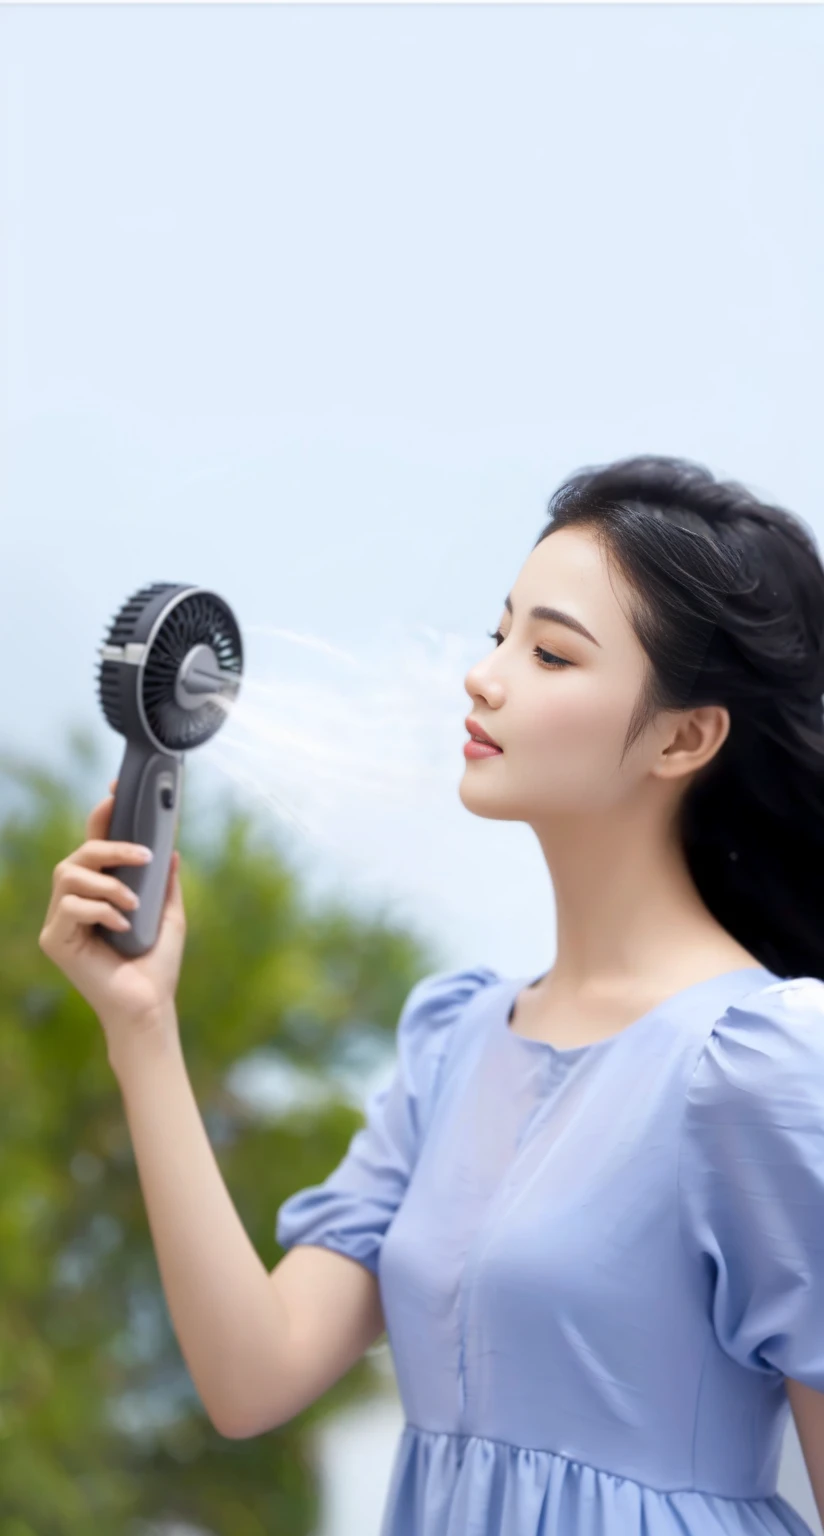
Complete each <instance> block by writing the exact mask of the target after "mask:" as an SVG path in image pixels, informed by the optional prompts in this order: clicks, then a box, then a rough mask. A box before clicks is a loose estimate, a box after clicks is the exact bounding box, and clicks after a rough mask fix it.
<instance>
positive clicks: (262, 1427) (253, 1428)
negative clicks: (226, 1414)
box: [210, 1415, 288, 1440]
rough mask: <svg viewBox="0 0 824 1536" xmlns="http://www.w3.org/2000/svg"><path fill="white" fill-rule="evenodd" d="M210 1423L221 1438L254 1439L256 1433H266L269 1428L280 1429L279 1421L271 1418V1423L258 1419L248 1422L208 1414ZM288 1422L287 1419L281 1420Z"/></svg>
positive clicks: (256, 1435)
mask: <svg viewBox="0 0 824 1536" xmlns="http://www.w3.org/2000/svg"><path fill="white" fill-rule="evenodd" d="M210 1418H211V1420H212V1424H213V1426H214V1428H215V1429H216V1430H217V1432H218V1434H219V1435H220V1436H221V1438H222V1439H223V1440H256V1439H257V1437H258V1435H267V1434H268V1433H269V1431H270V1430H273V1429H280V1428H281V1421H280V1420H279V1419H274V1420H272V1422H271V1423H266V1424H262V1423H260V1421H256V1422H254V1423H250V1422H249V1421H248V1420H246V1421H239V1420H237V1419H222V1418H217V1417H215V1416H214V1415H210ZM283 1423H288V1420H286V1419H285V1420H283Z"/></svg>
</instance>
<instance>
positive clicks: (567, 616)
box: [504, 597, 601, 649]
mask: <svg viewBox="0 0 824 1536" xmlns="http://www.w3.org/2000/svg"><path fill="white" fill-rule="evenodd" d="M504 607H505V608H507V609H508V610H509V612H510V613H512V600H511V598H509V597H505V598H504ZM529 617H530V618H531V619H546V620H549V621H550V622H551V623H553V624H566V626H567V628H568V629H574V630H577V632H578V634H579V635H583V636H584V639H585V640H591V641H592V643H593V645H597V646H598V648H599V649H600V648H601V642H600V640H596V638H595V636H594V635H591V634H590V632H589V630H588V629H587V628H586V627H585V625H583V624H582V623H581V621H580V619H573V617H572V614H571V613H563V612H562V610H561V609H560V608H541V607H538V608H530V610H529Z"/></svg>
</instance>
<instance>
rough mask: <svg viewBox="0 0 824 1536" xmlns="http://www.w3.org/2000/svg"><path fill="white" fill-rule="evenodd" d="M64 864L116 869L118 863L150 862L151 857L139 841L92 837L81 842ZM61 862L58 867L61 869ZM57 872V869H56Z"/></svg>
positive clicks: (64, 860)
mask: <svg viewBox="0 0 824 1536" xmlns="http://www.w3.org/2000/svg"><path fill="white" fill-rule="evenodd" d="M62 863H63V864H85V865H86V867H87V868H88V869H114V868H115V867H116V866H117V865H118V864H148V863H149V857H148V856H147V854H146V853H145V852H144V851H143V849H142V847H141V846H140V844H139V843H119V842H113V841H110V840H109V839H108V838H96V837H91V838H89V839H88V841H87V842H85V843H81V845H80V847H79V848H75V850H74V852H73V853H70V854H69V855H68V857H67V858H65V859H63V860H62ZM60 867H61V866H60V864H58V865H57V869H58V870H59V869H60ZM55 872H56V871H55Z"/></svg>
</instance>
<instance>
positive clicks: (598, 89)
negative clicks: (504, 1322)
mask: <svg viewBox="0 0 824 1536" xmlns="http://www.w3.org/2000/svg"><path fill="white" fill-rule="evenodd" d="M823 44H824V13H822V10H821V9H820V8H819V7H816V6H769V5H766V6H761V5H756V6H738V5H733V6H705V5H696V6H693V7H690V6H669V5H660V6H659V5H639V6H623V5H609V6H604V7H601V6H597V5H592V6H590V5H569V6H563V5H559V6H552V5H548V6H542V5H525V6H517V5H516V6H506V7H505V6H495V5H478V6H471V5H469V6H464V5H458V6H447V5H443V6H438V5H421V6H415V5H408V6H391V5H387V6H382V5H367V6H362V7H361V6H348V5H335V6H328V7H326V6H315V5H307V6H299V5H295V6H289V5H272V6H267V5H252V6H239V7H230V6H228V5H225V6H224V5H206V6H202V7H200V6H197V5H191V6H189V5H186V6H168V7H167V6H164V5H147V6H145V7H142V6H139V5H136V6H119V5H111V6H107V5H93V6H88V7H84V6H73V5H66V6H39V5H36V6H32V7H27V6H23V5H21V6H16V5H3V6H2V7H0V90H1V91H2V101H1V102H0V108H1V115H0V123H1V124H2V132H1V139H0V144H1V147H2V154H0V328H1V332H0V333H1V336H2V346H1V347H0V391H2V397H1V398H0V412H1V414H0V431H1V432H2V439H1V441H0V473H1V474H2V527H3V560H2V562H0V615H2V618H1V619H0V623H2V626H3V651H4V655H5V658H6V659H5V664H4V668H3V695H2V696H3V712H2V720H0V1052H2V1057H1V1058H0V1253H2V1260H0V1273H2V1297H0V1536H91V1533H94V1536H272V1533H277V1536H378V1530H379V1524H380V1515H381V1510H382V1507H383V1502H384V1497H385V1493H386V1488H387V1485H388V1479H389V1473H390V1467H391V1462H392V1457H393V1455H394V1452H395V1447H396V1443H397V1437H398V1434H399V1432H400V1427H401V1423H402V1413H401V1411H400V1406H399V1402H398V1398H397V1393H396V1390H395V1382H394V1376H393V1373H392V1364H391V1357H390V1356H389V1354H388V1350H387V1348H386V1344H385V1341H383V1342H382V1343H379V1344H378V1345H376V1346H375V1348H374V1350H373V1351H371V1352H370V1354H369V1355H368V1356H367V1357H366V1358H365V1359H364V1360H363V1361H362V1362H361V1363H359V1365H358V1366H357V1368H356V1369H355V1370H353V1371H352V1372H350V1373H349V1375H348V1376H347V1377H346V1378H345V1379H344V1380H343V1381H342V1382H340V1383H338V1384H337V1386H336V1387H335V1388H334V1389H333V1390H332V1392H330V1393H329V1394H327V1396H326V1397H325V1398H324V1399H323V1401H322V1402H321V1403H318V1404H316V1405H314V1406H313V1408H312V1409H310V1410H308V1411H307V1412H306V1413H305V1414H304V1415H303V1416H302V1417H301V1419H300V1420H298V1421H295V1422H294V1423H293V1424H291V1425H289V1426H287V1427H285V1428H284V1429H282V1430H280V1431H278V1432H276V1433H272V1434H269V1435H265V1436H262V1437H259V1438H257V1439H253V1440H247V1441H230V1440H225V1439H221V1437H220V1436H218V1435H217V1434H216V1433H215V1432H214V1430H213V1429H212V1427H211V1425H210V1424H209V1421H208V1419H206V1417H205V1415H204V1414H203V1411H202V1409H201V1405H200V1402H199V1399H198V1397H197V1395H196V1393H195V1392H194V1390H193V1388H192V1386H191V1383H190V1381H189V1378H188V1374H187V1372H186V1369H185V1366H184V1364H183V1361H182V1358H181V1356H180V1352H179V1350H178V1348H177V1344H176V1341H175V1338H174V1335H173V1333H172V1332H171V1329H170V1325H169V1320H168V1314H167V1312H166V1308H165V1302H164V1299H163V1294H162V1291H161V1289H160V1284H159V1277H158V1271H157V1266H156V1262H155V1259H154V1255H153V1251H152V1248H151V1243H150V1240H149V1235H148V1228H147V1223H146V1219H145V1212H144V1209H143V1206H142V1202H141V1199H140V1194H139V1189H138V1184H137V1177H136V1170H135V1167H134V1161H133V1158H132V1156H131V1151H130V1145H129V1140H128V1133H127V1130H126V1126H125V1119H124V1116H123V1112H122V1106H121V1100H120V1096H119V1092H118V1091H117V1088H116V1085H115V1083H114V1079H113V1077H112V1074H111V1072H110V1070H109V1068H108V1066H107V1062H106V1057H105V1050H104V1049H103V1045H104V1042H103V1040H102V1036H101V1032H100V1028H99V1025H98V1023H97V1020H96V1019H95V1017H94V1015H93V1014H92V1013H91V1010H90V1009H89V1008H88V1006H87V1005H86V1004H85V1003H84V1002H83V1000H82V999H81V998H79V996H78V995H77V994H76V993H74V992H73V990H72V989H71V987H70V986H69V985H68V983H65V984H64V981H63V978H62V977H61V974H60V973H59V972H58V971H57V970H56V968H55V967H54V966H52V965H50V963H49V962H48V961H47V960H46V958H45V957H44V956H43V955H42V953H41V952H40V951H39V948H38V945H37V934H38V932H39V930H40V927H41V926H42V922H43V918H44V915H45V908H46V905H47V902H48V896H49V890H50V882H51V871H52V869H53V866H54V864H55V863H56V862H57V861H58V859H60V858H61V857H63V856H64V855H65V853H66V852H67V851H69V849H70V848H71V847H73V846H76V845H77V844H78V843H79V842H81V841H83V839H84V837H85V830H84V828H85V819H86V816H87V815H88V812H89V810H90V808H91V806H92V805H93V804H94V803H95V802H96V801H98V800H99V799H101V798H102V797H103V796H104V795H105V794H106V793H107V785H108V782H109V780H110V779H111V778H112V777H114V776H116V774H117V771H118V769H119V765H120V760H121V756H122V746H123V744H122V740H121V738H120V737H117V736H116V735H115V734H114V733H113V732H112V731H111V730H110V729H109V728H108V726H107V725H106V723H105V721H104V719H103V716H102V713H101V711H100V708H99V705H98V702H97V696H96V673H97V647H98V646H99V645H100V644H101V643H102V641H103V639H104V634H105V631H106V630H107V628H108V624H109V622H110V620H111V618H112V616H113V614H114V613H115V612H116V611H117V609H118V608H119V607H120V606H121V604H122V603H123V602H124V601H125V599H126V598H127V597H128V596H129V595H130V594H131V593H132V592H134V591H136V590H137V589H138V588H139V587H140V586H142V585H144V584H145V583H147V582H152V581H187V582H193V583H198V584H199V585H202V586H206V587H211V588H213V589H214V590H215V591H217V592H218V593H220V594H221V596H223V597H224V598H225V599H226V600H227V601H228V602H229V603H230V605H231V606H232V608H233V610H234V612H235V613H236V616H237V617H238V620H239V623H240V626H241V630H242V633H243V637H244V643H245V649H246V657H245V672H244V684H243V687H242V689H241V696H240V700H239V703H238V705H237V708H236V710H235V711H234V712H233V714H232V715H231V716H230V718H229V720H228V721H227V724H226V725H225V727H224V728H223V729H222V730H221V731H220V733H219V734H218V736H217V737H215V738H214V739H213V741H212V742H210V743H207V744H206V745H205V746H204V747H202V748H201V749H200V750H199V751H196V752H194V753H191V754H189V757H188V759H187V763H186V782H185V792H184V811H183V820H182V824H181V834H180V847H181V850H182V854H183V865H182V879H183V888H184V898H185V901H186V907H187V915H188V922H189V937H188V940H187V950H186V956H185V959H184V967H183V974H182V977H181V985H180V992H179V1009H180V1019H181V1031H182V1037H183V1043H184V1050H185V1054H186V1059H187V1063H188V1065H189V1070H190V1074H191V1076H192V1080H193V1085H194V1088H195V1092H196V1095H197V1098H198V1102H199V1104H200V1106H201V1109H202V1111H203V1114H204V1119H205V1120H206V1123H207V1127H208V1130H209V1134H210V1138H211V1140H212V1143H213V1145H214V1147H215V1149H216V1154H217V1156H218V1158H219V1161H220V1165H221V1168H222V1171H223V1173H224V1176H225V1178H226V1181H227V1183H228V1186H229V1189H230V1191H231V1194H232V1197H233V1199H234V1200H235V1203H236V1205H237V1207H238V1209H239V1211H240V1214H241V1217H242V1219H243V1221H244V1224H245V1225H246V1227H247V1230H248V1231H249V1233H250V1236H251V1237H252V1239H253V1241H254V1242H255V1245H256V1247H257V1249H258V1251H259V1252H260V1254H261V1256H262V1258H263V1260H264V1262H265V1263H266V1265H267V1267H268V1268H272V1267H273V1266H274V1264H275V1263H276V1262H277V1261H278V1259H279V1257H280V1256H281V1254H280V1250H279V1249H278V1246H277V1244H276V1241H275V1238H274V1222H275V1216H276V1212H277V1209H278V1206H279V1205H280V1203H281V1202H282V1201H283V1200H284V1199H285V1198H286V1196H287V1195H288V1194H289V1193H291V1192H292V1191H293V1190H294V1189H297V1188H300V1187H303V1186H305V1185H307V1184H309V1183H315V1182H319V1181H320V1180H321V1179H322V1178H323V1177H324V1176H325V1175H326V1173H328V1172H329V1171H330V1170H331V1168H332V1167H333V1166H334V1165H335V1164H336V1163H337V1162H338V1161H339V1160H340V1158H341V1157H342V1155H343V1152H344V1151H345V1149H346V1146H347V1145H348V1142H349V1140H350V1138H351V1136H352V1134H353V1133H354V1130H355V1129H356V1128H357V1126H358V1125H359V1124H360V1123H361V1117H362V1109H363V1105H364V1103H365V1099H366V1096H367V1094H368V1092H369V1091H371V1089H372V1088H374V1087H375V1086H377V1085H378V1084H379V1083H380V1082H381V1081H382V1080H383V1079H384V1078H385V1077H386V1076H387V1075H388V1074H389V1072H390V1071H391V1067H392V1063H393V1052H394V1031H395V1027H396V1024H397V1018H398V1014H399V1012H400V1008H401V1005H402V1002H403V999H404V997H405V995H406V993H407V992H408V991H409V989H410V987H411V986H412V984H413V982H414V981H415V980H417V979H418V977H419V976H421V975H423V974H425V973H426V972H427V971H432V970H436V969H445V968H452V967H458V966H462V965H464V964H472V963H476V962H481V963H483V964H486V965H490V966H493V967H496V968H498V969H499V970H500V971H501V972H502V973H504V974H507V975H512V976H516V975H517V976H523V977H524V979H531V978H532V977H534V976H537V975H538V974H540V973H541V972H542V971H543V970H545V969H547V968H548V966H549V965H550V964H551V962H552V959H553V955H554V939H553V934H554V911H553V902H552V892H551V888H550V887H549V884H548V881H547V878H546V870H545V866H544V864H543V859H542V857H541V855H540V851H539V850H538V848H537V844H535V842H534V839H533V837H532V834H531V832H530V831H529V830H528V829H527V828H526V827H524V826H521V825H515V824H509V823H500V824H496V823H492V822H489V821H484V820H480V819H477V818H473V817H472V816H470V815H469V814H468V813H467V812H466V811H465V810H464V808H463V806H462V805H461V803H460V800H459V798H458V793H457V788H458V784H459V782H460V778H461V776H462V774H463V771H464V759H463V757H462V753H461V749H462V745H463V741H464V739H465V730H464V726H463V720H464V717H465V715H466V714H467V713H468V712H469V708H470V702H471V701H470V699H469V696H468V695H467V693H466V691H465V688H464V676H465V673H466V671H467V669H468V668H469V666H471V664H472V663H473V661H474V660H476V659H477V658H478V657H479V656H480V655H481V654H483V653H484V652H485V651H486V650H487V649H488V648H489V647H490V646H491V644H492V642H491V641H490V640H489V639H488V638H487V635H486V631H488V630H490V629H494V628H495V626H496V624H497V622H498V619H499V618H500V615H501V608H502V602H503V598H504V596H505V594H506V593H507V592H508V591H509V590H510V588H511V586H512V584H513V583H514V581H515V579H516V577H517V573H518V570H519V568H520V566H521V564H522V562H523V561H524V559H525V558H526V557H527V555H528V553H529V551H530V549H531V547H532V544H533V542H534V540H535V538H536V537H537V535H538V533H539V532H540V530H541V528H542V527H543V524H544V522H545V508H546V502H547V499H548V497H549V495H550V494H551V492H552V490H553V489H554V488H555V486H556V485H557V484H558V482H559V481H560V480H561V479H562V478H563V477H564V476H565V475H566V474H568V473H569V472H570V471H572V470H574V469H576V468H580V467H582V466H583V465H587V464H595V463H603V462H605V461H607V460H609V459H612V458H615V457H618V456H625V455H628V454H630V453H640V452H656V453H675V454H679V455H683V456H686V457H690V458H694V459H697V460H699V461H701V462H703V463H705V464H707V465H708V466H709V467H710V468H711V469H713V470H714V471H715V472H717V473H720V474H723V475H727V476H731V477H733V478H736V479H739V480H743V481H744V482H745V483H746V484H748V485H750V486H751V487H752V488H754V489H755V490H757V491H758V492H760V493H761V494H763V495H765V496H766V497H768V498H770V499H773V500H777V501H778V502H780V503H782V504H784V505H786V506H788V507H789V508H791V509H792V510H793V511H794V512H796V513H797V514H798V515H800V516H801V517H802V518H803V519H804V520H805V521H806V522H807V524H808V526H810V527H811V528H812V529H813V531H814V533H815V535H816V538H817V539H818V541H819V543H820V542H821V529H822V515H821V508H822V504H823V503H822V493H823V492H824V468H822V460H821V455H820V453H819V451H818V438H819V434H820V418H821V383H820V377H821V362H820V360H821V356H822V350H824V298H822V285H821V272H822V270H824V182H823V181H822V177H821V165H822V163H823V162H822V154H823V152H824V113H822V107H821V94H820V80H821V70H822V45H823ZM779 1489H780V1491H781V1492H782V1493H783V1494H784V1495H785V1497H787V1498H789V1500H790V1501H791V1503H793V1504H794V1505H795V1507H796V1508H797V1509H798V1510H799V1511H800V1512H801V1513H802V1514H803V1516H804V1517H805V1518H806V1519H807V1521H808V1522H809V1524H810V1526H811V1528H812V1529H813V1530H814V1531H815V1532H816V1533H817V1536H821V1525H820V1523H819V1521H818V1518H817V1515H816V1511H815V1506H814V1503H813V1500H812V1496H811V1492H810V1489H809V1484H808V1480H807V1477H806V1473H805V1471H804V1466H803V1461H802V1458H801V1453H800V1449H799V1446H798V1442H797V1438H796V1435H795V1431H794V1427H793V1425H792V1422H790V1427H789V1429H788V1432H787V1438H786V1442H785V1451H784V1460H783V1463H782V1471H781V1480H780V1483H779Z"/></svg>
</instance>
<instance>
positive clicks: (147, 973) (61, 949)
mask: <svg viewBox="0 0 824 1536" xmlns="http://www.w3.org/2000/svg"><path fill="white" fill-rule="evenodd" d="M116 787H117V780H116V779H114V780H113V781H112V783H111V786H110V788H111V790H112V794H111V795H109V796H108V797H107V799H105V800H101V801H100V803H99V805H96V806H95V807H94V810H93V811H92V812H91V814H90V816H89V818H88V821H87V823H86V834H87V838H88V841H87V842H85V843H83V844H82V845H81V847H79V848H77V849H76V850H75V851H74V852H73V853H70V854H69V855H68V857H67V858H65V859H62V860H61V862H60V863H59V864H57V865H56V866H55V869H54V874H53V877H52V896H51V901H50V902H49V907H48V911H47V913H46V920H45V923H44V925H43V929H42V932H41V934H40V940H39V942H40V948H41V949H42V951H43V953H44V954H45V955H48V957H49V959H50V960H53V961H54V964H55V965H56V966H58V968H59V969H60V970H61V971H63V973H64V975H66V976H68V978H69V981H70V982H71V983H72V985H73V986H75V987H76V988H77V991H78V992H79V993H80V994H81V996H82V997H85V999H86V1001H87V1002H88V1003H89V1004H90V1005H91V1007H92V1008H93V1009H94V1011H95V1013H96V1014H97V1016H98V1018H99V1019H100V1022H101V1024H102V1026H103V1030H104V1033H105V1035H106V1040H107V1043H108V1048H109V1060H110V1061H112V1060H113V1057H114V1056H115V1055H117V1054H118V1052H119V1051H120V1049H121V1047H122V1046H123V1045H126V1044H127V1045H129V1046H130V1047H131V1046H133V1045H134V1043H136V1039H137V1037H138V1036H140V1035H141V1034H143V1033H147V1032H153V1033H154V1032H156V1031H157V1030H158V1028H161V1029H162V1028H166V1027H168V1024H169V1020H170V1018H173V1017H174V1008H173V1006H172V1005H173V1002H174V996H175V992H176V990H177V982H178V977H179V975H180V964H181V960H182V958H183V947H184V944H185V940H186V914H185V912H184V910H183V895H182V892H181V889H180V876H179V872H178V871H179V865H180V854H179V853H178V851H177V849H175V852H174V853H173V855H172V861H171V865H170V868H169V882H168V885H167V888H166V900H165V905H164V909H163V914H162V918H161V923H160V929H159V931H158V936H157V941H156V943H155V944H154V945H153V947H152V948H151V949H150V950H149V951H148V953H147V954H145V955H137V956H135V957H133V958H129V957H124V956H123V955H120V954H119V953H118V951H117V950H116V949H113V948H112V946H111V945H110V944H107V943H106V941H105V939H102V938H101V937H100V936H99V935H98V934H95V933H94V931H93V928H94V924H95V923H101V924H103V926H104V927H106V928H112V929H114V930H115V931H116V932H123V931H125V927H126V926H127V925H128V918H127V917H126V918H124V916H123V912H124V911H125V912H126V913H128V912H131V911H133V910H134V897H133V892H132V891H131V890H130V889H129V887H128V886H127V885H125V884H123V883H122V882H121V881H120V880H118V879H117V877H116V876H115V875H107V874H103V873H102V870H103V869H104V868H106V867H109V868H111V867H113V866H114V865H117V864H140V863H141V862H142V860H141V858H140V855H139V853H138V846H137V844H136V843H121V842H110V841H107V834H108V830H109V825H110V822H111V816H112V809H113V807H114V790H115V788H116ZM175 1027H176V1021H175Z"/></svg>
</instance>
